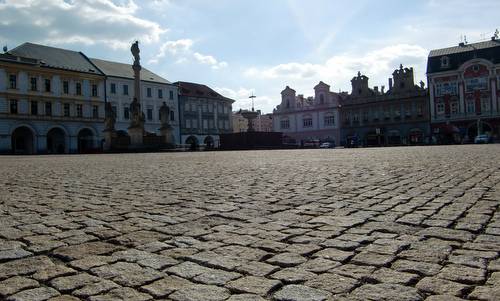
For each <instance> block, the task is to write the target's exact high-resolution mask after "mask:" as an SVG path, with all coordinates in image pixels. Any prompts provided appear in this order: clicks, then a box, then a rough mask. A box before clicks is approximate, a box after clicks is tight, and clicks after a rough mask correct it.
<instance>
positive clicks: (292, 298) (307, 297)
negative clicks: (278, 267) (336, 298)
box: [273, 284, 332, 301]
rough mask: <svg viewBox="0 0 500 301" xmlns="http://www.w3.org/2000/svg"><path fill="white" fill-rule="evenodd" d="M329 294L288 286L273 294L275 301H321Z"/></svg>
mask: <svg viewBox="0 0 500 301" xmlns="http://www.w3.org/2000/svg"><path fill="white" fill-rule="evenodd" d="M331 295H332V294H331V293H329V292H327V291H324V290H319V289H315V288H312V287H308V286H304V285H297V284H290V285H286V286H284V287H282V288H281V289H280V290H279V291H277V292H276V293H274V294H273V297H274V300H277V301H323V300H327V299H328V298H329V297H331Z"/></svg>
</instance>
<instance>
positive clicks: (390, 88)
mask: <svg viewBox="0 0 500 301" xmlns="http://www.w3.org/2000/svg"><path fill="white" fill-rule="evenodd" d="M389 90H392V78H389Z"/></svg>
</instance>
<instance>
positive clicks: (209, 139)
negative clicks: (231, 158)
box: [203, 136, 214, 150]
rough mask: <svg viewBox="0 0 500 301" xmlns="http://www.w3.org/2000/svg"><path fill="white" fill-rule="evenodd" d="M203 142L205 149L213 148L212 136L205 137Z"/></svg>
mask: <svg viewBox="0 0 500 301" xmlns="http://www.w3.org/2000/svg"><path fill="white" fill-rule="evenodd" d="M203 143H204V144H205V149H207V150H210V149H213V148H214V138H212V136H207V137H205V140H203Z"/></svg>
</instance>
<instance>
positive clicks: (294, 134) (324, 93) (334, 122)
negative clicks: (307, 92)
mask: <svg viewBox="0 0 500 301" xmlns="http://www.w3.org/2000/svg"><path fill="white" fill-rule="evenodd" d="M340 99H341V95H340V94H338V93H335V92H331V91H330V86H329V85H327V84H325V83H324V82H322V81H320V82H319V83H318V84H317V85H316V86H315V87H314V97H307V98H305V97H304V96H303V95H296V91H295V90H293V89H292V88H290V87H289V86H286V88H285V89H284V90H283V91H282V92H281V104H279V105H278V106H276V108H275V109H274V110H273V117H272V119H273V128H274V131H275V132H282V133H283V138H284V141H285V143H294V144H297V145H304V143H307V142H309V141H329V142H334V143H336V144H338V143H339V141H340V127H339V122H338V121H339V108H340V106H339V105H340Z"/></svg>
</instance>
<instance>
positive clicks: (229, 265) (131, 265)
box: [0, 145, 500, 301]
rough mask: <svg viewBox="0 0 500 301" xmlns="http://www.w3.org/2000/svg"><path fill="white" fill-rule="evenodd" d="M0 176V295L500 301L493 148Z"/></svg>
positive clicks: (280, 155)
mask: <svg viewBox="0 0 500 301" xmlns="http://www.w3.org/2000/svg"><path fill="white" fill-rule="evenodd" d="M0 170H1V177H0V300H3V299H5V300H54V301H55V300H58V301H61V300H92V301H94V300H95V301H97V300H176V301H188V300H230V301H235V300H280V301H281V300H283V301H284V300H297V301H299V300H300V301H302V300H304V301H305V300H403V301H405V300H407V301H418V300H428V301H438V300H451V301H453V300H500V259H499V252H500V213H499V200H500V146H499V145H465V146H433V147H406V148H373V149H335V150H331V149H326V150H290V151H245V152H196V153H160V154H115V155H81V156H70V155H67V156H27V157H8V156H6V157H0Z"/></svg>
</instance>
